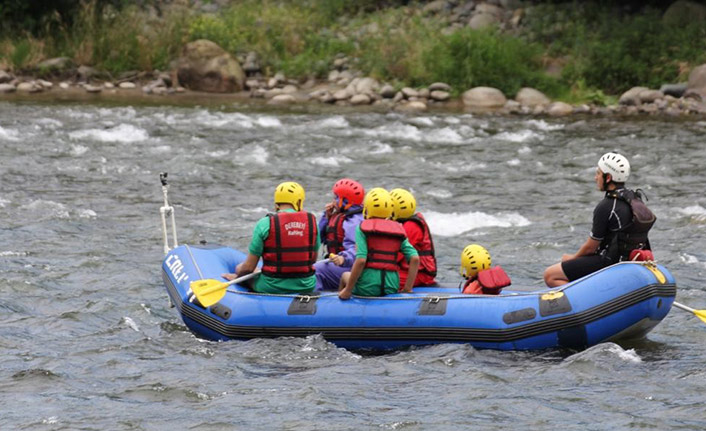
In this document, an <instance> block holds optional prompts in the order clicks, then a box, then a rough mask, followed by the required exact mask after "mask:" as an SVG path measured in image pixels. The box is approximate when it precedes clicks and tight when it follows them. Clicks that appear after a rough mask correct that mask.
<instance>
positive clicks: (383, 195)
mask: <svg viewBox="0 0 706 431" xmlns="http://www.w3.org/2000/svg"><path fill="white" fill-rule="evenodd" d="M363 217H365V218H366V219H368V218H371V217H376V218H390V217H392V200H391V199H390V194H389V193H388V192H387V190H385V189H383V188H381V187H375V188H374V189H372V190H370V191H369V192H368V194H366V195H365V199H363Z"/></svg>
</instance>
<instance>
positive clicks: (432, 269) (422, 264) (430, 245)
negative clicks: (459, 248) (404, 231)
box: [398, 213, 436, 286]
mask: <svg viewBox="0 0 706 431" xmlns="http://www.w3.org/2000/svg"><path fill="white" fill-rule="evenodd" d="M398 221H400V222H402V225H403V226H404V225H405V224H407V223H416V224H417V225H418V226H419V227H420V228H421V229H422V239H421V241H419V242H417V243H415V244H412V247H414V248H415V249H416V250H417V253H419V273H421V274H426V275H428V276H429V277H431V278H432V279H433V278H434V277H436V255H435V253H434V241H433V240H432V238H431V231H430V230H429V225H428V224H427V221H426V220H425V219H424V216H423V215H421V214H420V213H416V214H415V215H413V216H412V217H410V218H408V219H405V220H398ZM399 258H400V267H401V268H402V271H405V272H406V271H407V270H408V269H409V263H408V262H407V259H405V258H404V256H402V255H400V256H399ZM429 277H424V278H427V279H428V278H429ZM417 278H419V276H417ZM416 285H418V283H415V286H416Z"/></svg>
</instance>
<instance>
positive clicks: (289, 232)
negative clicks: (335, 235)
mask: <svg viewBox="0 0 706 431" xmlns="http://www.w3.org/2000/svg"><path fill="white" fill-rule="evenodd" d="M267 216H268V217H269V218H270V232H269V234H268V235H267V239H266V240H265V244H264V249H263V253H262V273H263V274H265V275H268V276H270V277H275V278H302V277H307V276H311V275H314V263H315V262H316V251H317V250H316V248H315V247H316V235H318V232H317V229H316V219H315V218H314V216H313V215H312V214H310V213H307V212H303V211H298V212H278V213H276V214H268V215H267Z"/></svg>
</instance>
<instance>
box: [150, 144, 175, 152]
mask: <svg viewBox="0 0 706 431" xmlns="http://www.w3.org/2000/svg"><path fill="white" fill-rule="evenodd" d="M171 150H172V147H171V145H158V146H156V147H150V148H149V152H150V153H152V154H164V153H168V152H170V151H171Z"/></svg>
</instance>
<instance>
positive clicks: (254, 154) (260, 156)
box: [233, 145, 270, 166]
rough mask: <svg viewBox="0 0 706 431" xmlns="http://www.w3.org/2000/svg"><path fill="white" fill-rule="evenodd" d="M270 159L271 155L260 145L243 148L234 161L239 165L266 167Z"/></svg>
mask: <svg viewBox="0 0 706 431" xmlns="http://www.w3.org/2000/svg"><path fill="white" fill-rule="evenodd" d="M269 157H270V153H269V152H268V151H267V150H266V149H265V148H264V147H261V146H260V145H251V146H247V147H243V148H241V149H239V150H238V152H237V153H236V154H235V158H234V159H233V163H235V164H237V165H241V166H242V165H248V164H251V163H254V164H257V165H264V164H266V163H267V159H268V158H269Z"/></svg>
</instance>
